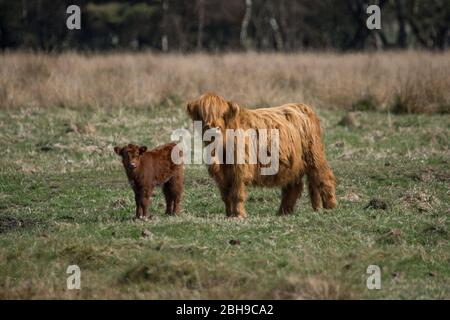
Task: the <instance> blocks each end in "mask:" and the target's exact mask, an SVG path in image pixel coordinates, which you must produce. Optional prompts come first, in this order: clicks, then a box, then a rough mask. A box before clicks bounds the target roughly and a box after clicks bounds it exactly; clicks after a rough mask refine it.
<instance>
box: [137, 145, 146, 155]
mask: <svg viewBox="0 0 450 320" xmlns="http://www.w3.org/2000/svg"><path fill="white" fill-rule="evenodd" d="M145 151H147V147H146V146H142V147H139V154H143V153H144V152H145Z"/></svg>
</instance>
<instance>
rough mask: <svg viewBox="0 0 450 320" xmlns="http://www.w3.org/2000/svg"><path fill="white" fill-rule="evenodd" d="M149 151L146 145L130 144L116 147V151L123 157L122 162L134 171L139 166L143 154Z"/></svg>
mask: <svg viewBox="0 0 450 320" xmlns="http://www.w3.org/2000/svg"><path fill="white" fill-rule="evenodd" d="M145 151H147V147H146V146H141V147H140V146H138V145H136V144H131V143H130V144H128V145H126V146H124V147H118V146H117V147H114V152H115V153H117V154H118V155H119V156H121V157H122V163H123V166H124V167H125V169H126V170H130V171H133V170H135V169H137V168H139V165H140V162H141V155H142V154H143V153H144V152H145Z"/></svg>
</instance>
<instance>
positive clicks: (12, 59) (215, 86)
mask: <svg viewBox="0 0 450 320" xmlns="http://www.w3.org/2000/svg"><path fill="white" fill-rule="evenodd" d="M448 70H450V52H443V53H429V52H413V51H411V52H385V53H354V54H345V55H339V54H333V53H299V54H293V55H287V54H257V53H248V54H237V53H236V54H234V53H231V54H225V55H206V54H192V55H174V54H171V55H157V54H151V53H137V54H131V53H117V54H98V55H97V54H95V55H82V54H77V53H64V54H58V55H48V54H36V53H20V52H17V53H3V54H1V55H0V107H1V108H15V107H22V106H27V107H29V106H35V107H49V106H69V107H86V106H89V107H103V106H107V107H118V106H130V107H139V106H148V105H152V104H156V103H161V102H164V101H166V102H167V101H172V102H175V103H181V102H183V101H186V100H188V99H190V98H193V97H196V96H198V95H199V94H201V93H202V92H205V91H215V92H217V93H219V94H221V95H223V96H225V97H227V98H229V99H233V100H236V101H238V102H239V103H241V104H243V105H274V104H281V103H286V102H290V101H292V102H294V101H295V102H306V103H309V104H312V105H314V106H320V107H327V108H346V109H358V110H361V109H378V110H382V109H387V108H390V109H391V110H393V111H394V112H448V111H449V106H450V77H449V73H448Z"/></svg>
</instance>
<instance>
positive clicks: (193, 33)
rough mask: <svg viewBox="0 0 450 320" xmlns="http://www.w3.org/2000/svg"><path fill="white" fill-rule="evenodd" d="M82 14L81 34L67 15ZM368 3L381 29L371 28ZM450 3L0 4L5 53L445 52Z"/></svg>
mask: <svg viewBox="0 0 450 320" xmlns="http://www.w3.org/2000/svg"><path fill="white" fill-rule="evenodd" d="M71 4H77V5H79V6H80V8H81V13H82V26H81V30H76V31H70V30H68V29H67V28H66V19H67V17H68V15H67V14H66V8H67V7H68V6H69V5H71ZM368 4H378V5H379V6H380V8H381V11H382V29H381V30H378V31H370V30H368V29H367V28H366V27H365V26H366V19H367V17H368V15H367V14H366V8H367V5H368ZM449 21H450V2H449V1H446V0H374V1H370V2H368V1H365V0H342V1H335V0H324V1H309V0H296V1H291V0H281V1H279V0H227V1H221V0H194V1H187V0H147V1H143V0H128V1H109V0H76V1H73V0H70V1H69V0H62V1H52V0H32V1H29V0H28V1H10V0H0V48H3V49H5V48H33V49H41V50H42V49H44V50H65V49H77V50H104V49H109V50H111V49H131V50H138V49H145V48H148V49H152V50H157V51H178V52H179V51H183V52H185V51H193V50H208V51H223V50H247V49H253V50H266V51H267V50H269V51H274V50H276V51H297V50H304V49H315V50H317V49H335V50H359V49H365V48H377V49H382V48H411V47H412V48H426V49H440V50H442V49H445V48H448V46H449V44H450V32H449Z"/></svg>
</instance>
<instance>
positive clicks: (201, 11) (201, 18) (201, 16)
mask: <svg viewBox="0 0 450 320" xmlns="http://www.w3.org/2000/svg"><path fill="white" fill-rule="evenodd" d="M197 8H198V31H197V50H202V48H203V27H204V25H205V1H204V0H198V2H197Z"/></svg>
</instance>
